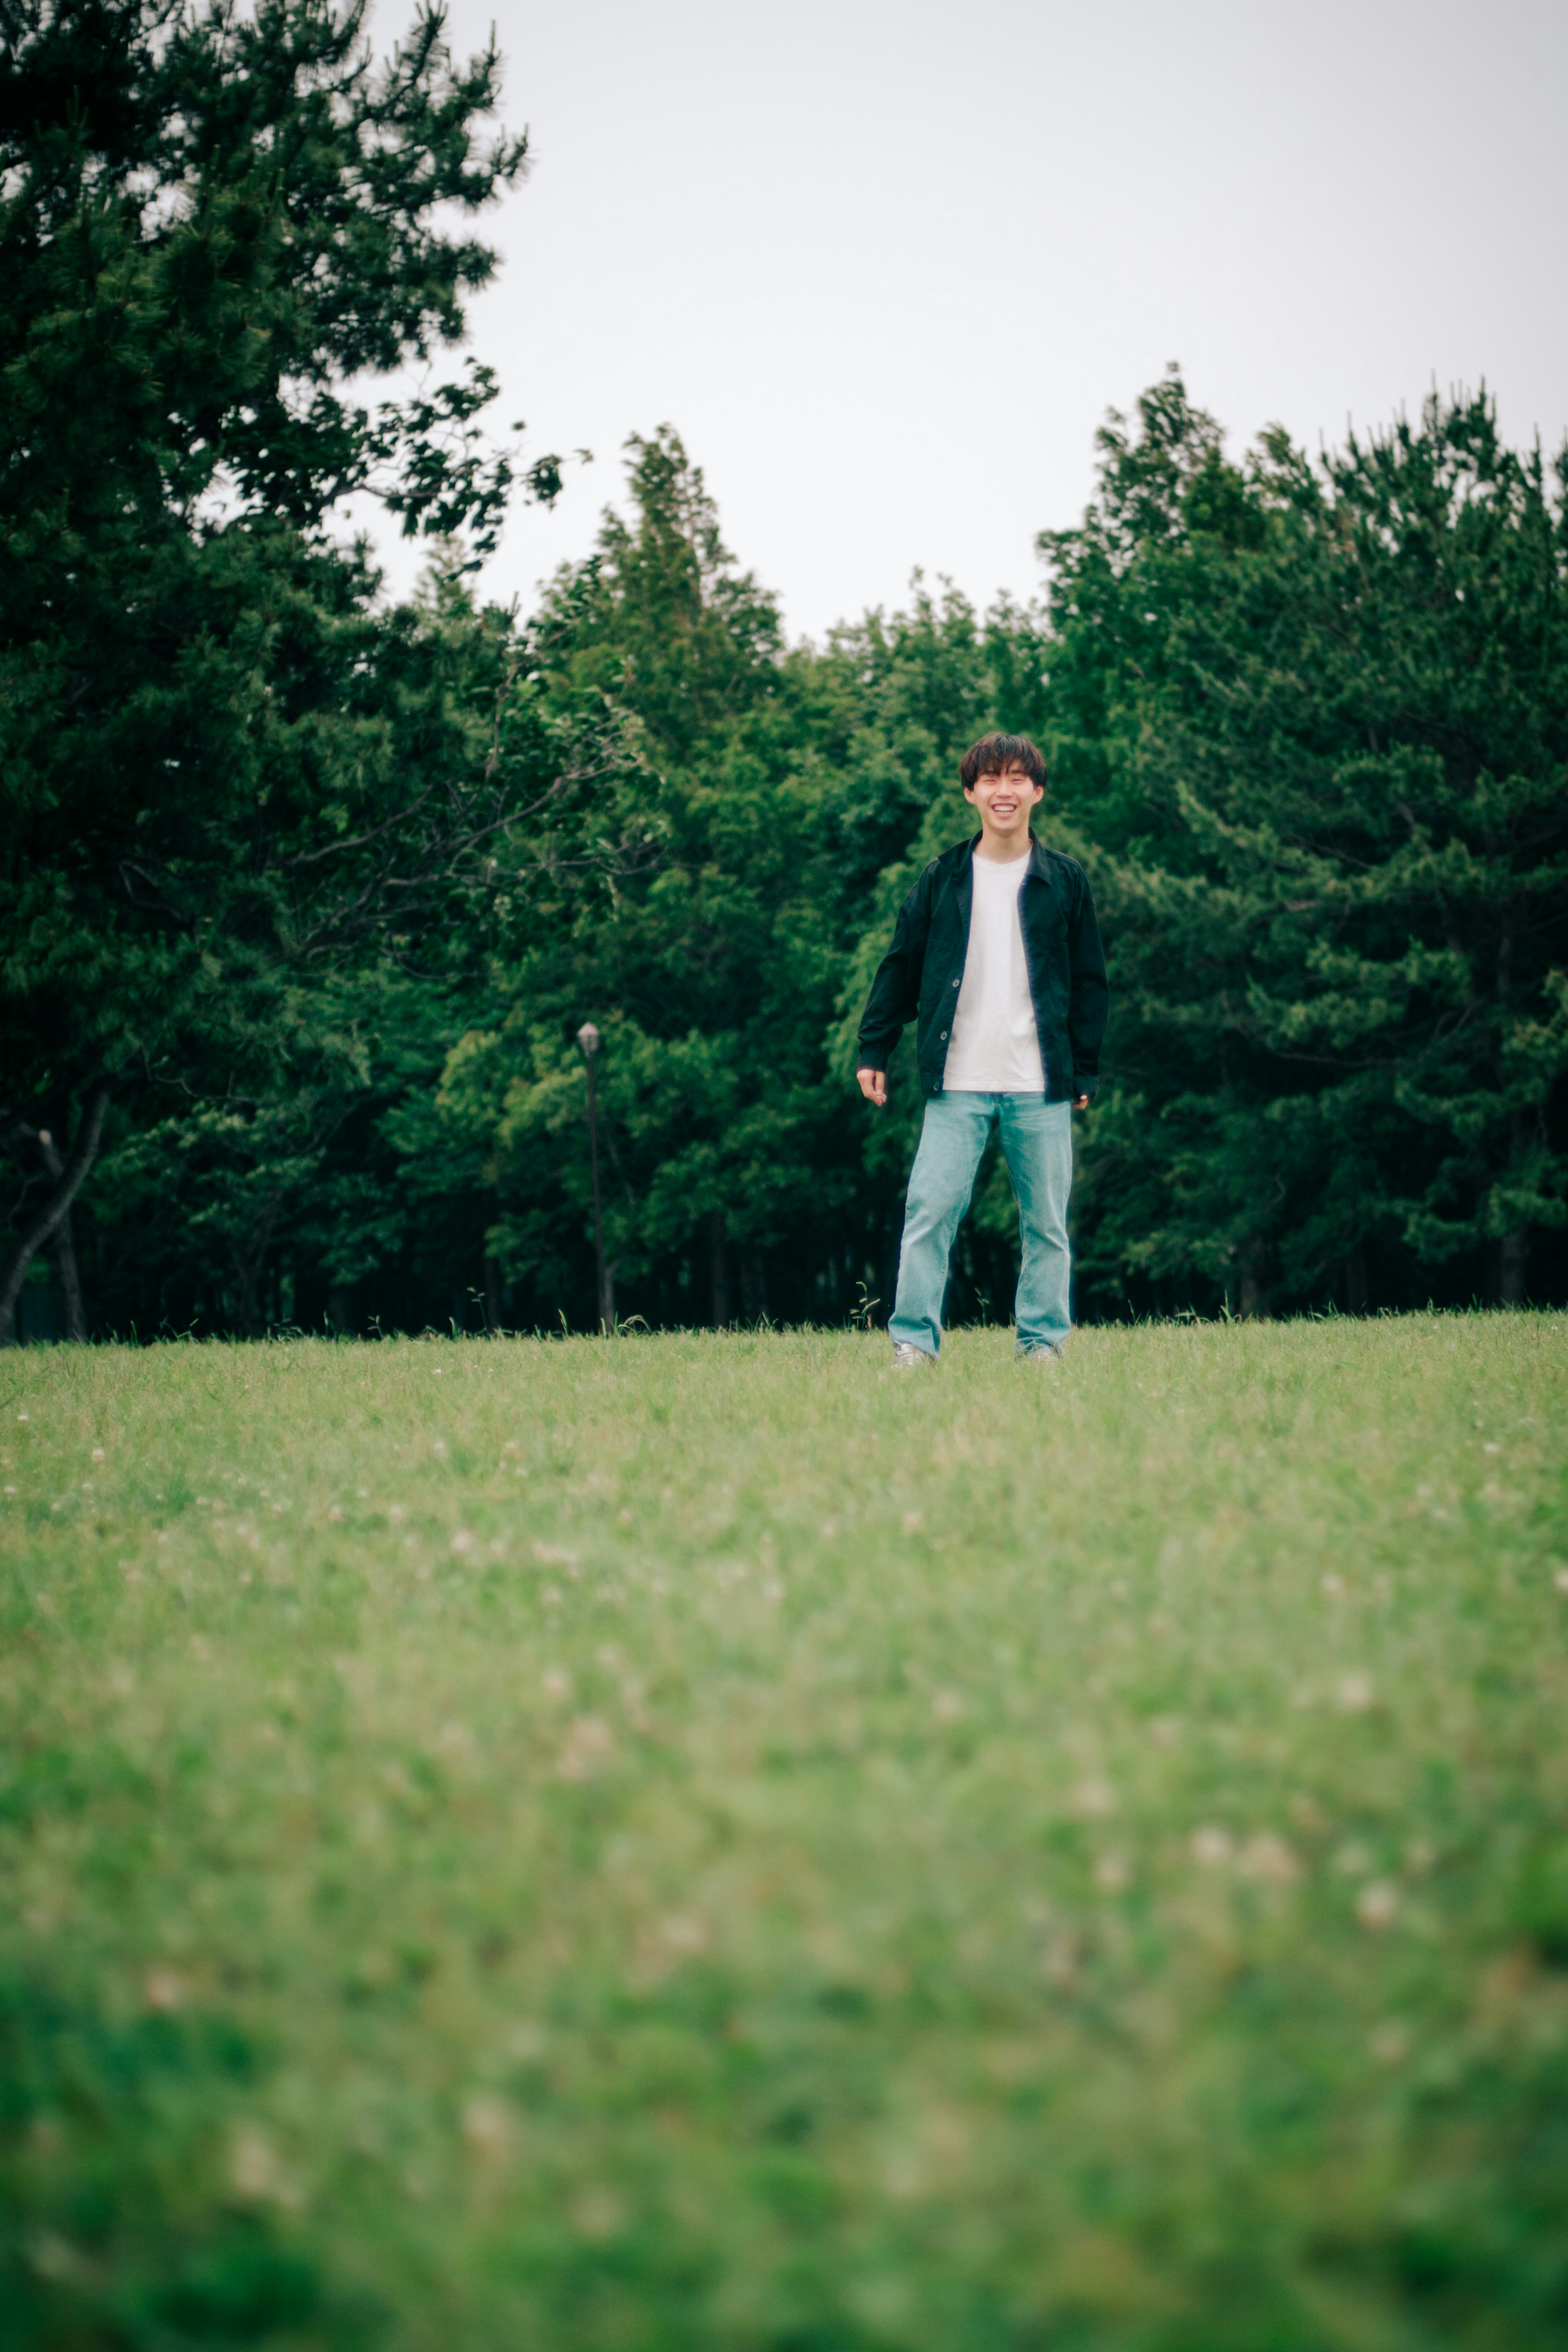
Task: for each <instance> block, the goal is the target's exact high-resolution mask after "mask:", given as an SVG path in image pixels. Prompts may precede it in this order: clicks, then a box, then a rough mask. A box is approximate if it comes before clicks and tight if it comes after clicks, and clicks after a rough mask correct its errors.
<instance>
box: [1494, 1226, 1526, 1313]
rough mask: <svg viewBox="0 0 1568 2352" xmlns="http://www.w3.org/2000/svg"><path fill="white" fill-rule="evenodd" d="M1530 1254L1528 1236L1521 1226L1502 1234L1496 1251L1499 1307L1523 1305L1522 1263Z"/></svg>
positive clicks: (1524, 1228)
mask: <svg viewBox="0 0 1568 2352" xmlns="http://www.w3.org/2000/svg"><path fill="white" fill-rule="evenodd" d="M1529 1254H1530V1234H1529V1230H1528V1228H1527V1227H1525V1226H1523V1225H1521V1226H1518V1227H1516V1228H1515V1230H1514V1231H1513V1232H1512V1233H1511V1234H1504V1235H1503V1237H1502V1242H1501V1244H1500V1247H1499V1250H1498V1267H1497V1297H1498V1305H1499V1306H1500V1307H1522V1306H1523V1304H1524V1262H1525V1259H1526V1258H1527V1257H1528V1255H1529Z"/></svg>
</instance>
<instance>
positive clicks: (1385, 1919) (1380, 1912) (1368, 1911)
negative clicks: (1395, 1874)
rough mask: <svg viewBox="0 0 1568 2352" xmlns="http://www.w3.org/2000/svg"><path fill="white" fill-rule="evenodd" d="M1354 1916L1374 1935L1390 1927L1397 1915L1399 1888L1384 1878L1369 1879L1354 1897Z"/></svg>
mask: <svg viewBox="0 0 1568 2352" xmlns="http://www.w3.org/2000/svg"><path fill="white" fill-rule="evenodd" d="M1355 1916H1356V1917H1357V1918H1358V1919H1359V1920H1360V1922H1361V1924H1362V1926H1363V1927H1369V1928H1371V1930H1372V1931H1373V1933H1374V1934H1375V1935H1376V1934H1379V1933H1381V1931H1382V1930H1383V1929H1384V1928H1385V1927H1392V1926H1393V1925H1394V1922H1395V1920H1396V1918H1397V1917H1398V1916H1399V1889H1398V1888H1397V1887H1396V1886H1391V1885H1389V1883H1388V1881H1387V1879H1385V1878H1374V1879H1369V1880H1368V1882H1367V1884H1366V1885H1364V1887H1363V1888H1362V1890H1361V1893H1360V1894H1359V1895H1357V1896H1356V1898H1355Z"/></svg>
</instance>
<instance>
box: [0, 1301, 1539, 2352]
mask: <svg viewBox="0 0 1568 2352" xmlns="http://www.w3.org/2000/svg"><path fill="white" fill-rule="evenodd" d="M0 1399H3V1400H4V1402H3V1404H0V1413H3V1419H0V1469H3V1476H4V1481H5V1495H4V1497H3V1498H0V1546H3V1566H0V1624H3V1627H4V1644H5V1662H4V1666H3V1668H0V1870H3V1873H4V1903H3V1906H0V2213H3V2218H0V2345H4V2346H5V2347H28V2352H38V2347H49V2352H65V2347H70V2352H97V2348H98V2347H134V2352H172V2347H180V2346H183V2345H202V2346H207V2345H219V2344H258V2343H267V2344H277V2345H298V2346H301V2347H303V2346H330V2347H349V2346H358V2345H361V2344H362V2345H384V2346H387V2347H398V2352H401V2347H421V2348H422V2352H423V2347H431V2352H435V2347H441V2352H470V2347H472V2352H568V2348H569V2347H570V2352H619V2347H625V2352H877V2347H883V2352H1033V2347H1041V2352H1044V2347H1050V2352H1058V2347H1060V2352H1112V2347H1114V2348H1115V2352H1298V2347H1299V2352H1323V2347H1345V2352H1383V2348H1384V2347H1387V2352H1417V2348H1418V2347H1439V2346H1442V2347H1450V2346H1452V2347H1478V2352H1479V2347H1487V2352H1492V2348H1493V2347H1508V2352H1512V2347H1549V2346H1550V2347H1561V2346H1562V2345H1563V2342H1564V2341H1565V2340H1568V1666H1565V1634H1568V1590H1565V1588H1568V1480H1565V1469H1568V1323H1564V1322H1563V1320H1562V1319H1560V1318H1558V1319H1553V1318H1549V1317H1533V1316H1522V1315H1521V1316H1512V1317H1506V1318H1480V1317H1473V1318H1430V1317H1427V1318H1411V1319H1409V1320H1406V1321H1401V1322H1385V1323H1378V1324H1374V1325H1364V1324H1363V1325H1353V1324H1346V1323H1337V1324H1336V1323H1330V1324H1315V1325H1314V1324H1298V1325H1292V1326H1288V1327H1276V1328H1271V1327H1269V1326H1263V1325H1252V1326H1247V1327H1236V1328H1203V1329H1187V1330H1182V1329H1168V1328H1167V1329H1150V1330H1137V1331H1109V1330H1107V1331H1091V1332H1088V1333H1085V1334H1083V1335H1082V1337H1081V1339H1079V1341H1078V1342H1077V1343H1076V1345H1075V1350H1074V1353H1073V1354H1072V1357H1071V1360H1070V1362H1069V1364H1068V1366H1067V1367H1066V1368H1065V1370H1063V1371H1061V1373H1060V1374H1057V1375H1055V1376H1054V1377H1053V1376H1052V1375H1051V1374H1050V1373H1047V1374H1045V1375H1044V1377H1041V1375H1040V1371H1039V1369H1038V1368H1036V1367H1031V1366H1019V1365H1016V1364H1015V1363H1014V1361H1013V1360H1012V1355H1011V1340H1010V1337H1009V1335H1008V1334H1006V1333H998V1332H993V1333H975V1334H967V1335H965V1334H960V1335H958V1336H957V1337H956V1338H955V1339H954V1340H953V1342H952V1343H951V1347H950V1349H949V1350H948V1351H947V1353H946V1355H945V1357H944V1360H943V1362H942V1364H941V1367H940V1369H939V1370H938V1371H937V1372H936V1373H935V1374H932V1375H915V1376H907V1375H906V1376H896V1375H894V1374H893V1373H891V1371H890V1370H889V1369H888V1364H887V1350H886V1346H885V1342H883V1340H881V1339H862V1338H859V1337H852V1336H818V1337H810V1336H801V1337H787V1338H786V1337H777V1336H768V1335H763V1336H756V1337H744V1336H734V1335H727V1336H714V1335H706V1336H694V1337H689V1338H666V1339H624V1340H621V1341H617V1342H614V1343H612V1344H609V1345H606V1344H604V1343H602V1342H592V1341H570V1342H556V1343H549V1344H538V1343H535V1342H509V1341H507V1342H493V1343H482V1342H476V1343H459V1344H455V1345H453V1344H448V1343H444V1342H413V1343H395V1344H386V1345H382V1346H373V1347H372V1346H358V1345H350V1344H344V1345H338V1346H333V1345H329V1344H325V1343H314V1342H306V1343H300V1344H297V1345H289V1346H270V1347H256V1348H222V1347H179V1348H162V1349H151V1350H148V1351H145V1352H140V1353H138V1352H132V1351H128V1350H116V1349H93V1350H82V1349H78V1350H68V1349H61V1350H57V1351H54V1352H50V1353H44V1352H41V1351H26V1352H20V1351H18V1352H14V1353H11V1354H9V1355H7V1356H5V1357H4V1358H3V1359H0Z"/></svg>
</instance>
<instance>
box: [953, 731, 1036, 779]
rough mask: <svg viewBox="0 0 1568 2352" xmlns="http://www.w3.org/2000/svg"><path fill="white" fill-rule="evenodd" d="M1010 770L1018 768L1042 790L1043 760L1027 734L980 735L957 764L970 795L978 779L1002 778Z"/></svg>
mask: <svg viewBox="0 0 1568 2352" xmlns="http://www.w3.org/2000/svg"><path fill="white" fill-rule="evenodd" d="M1009 768H1021V769H1022V770H1023V771H1024V773H1025V774H1026V775H1027V776H1028V778H1029V780H1030V783H1031V784H1039V785H1040V789H1041V790H1042V791H1043V790H1044V788H1045V761H1044V758H1043V757H1042V755H1041V753H1040V751H1037V750H1036V748H1035V746H1034V745H1033V744H1032V743H1031V742H1030V740H1029V737H1028V736H1027V735H982V736H981V738H980V740H979V741H978V742H977V743H972V744H971V745H970V746H969V749H968V750H967V751H966V752H965V754H964V756H963V758H962V759H961V760H960V761H959V762H958V774H959V777H960V779H961V781H962V782H963V786H964V790H965V791H966V792H967V793H972V792H973V791H974V789H975V782H976V779H977V777H979V776H1005V775H1006V773H1007V772H1008V770H1009Z"/></svg>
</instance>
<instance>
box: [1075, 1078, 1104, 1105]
mask: <svg viewBox="0 0 1568 2352" xmlns="http://www.w3.org/2000/svg"><path fill="white" fill-rule="evenodd" d="M1099 1091H1100V1073H1099V1072H1098V1070H1074V1072H1073V1074H1072V1092H1073V1095H1074V1097H1077V1096H1079V1095H1087V1096H1088V1097H1089V1099H1090V1101H1091V1102H1092V1101H1093V1099H1094V1097H1095V1096H1096V1095H1097V1094H1098V1093H1099Z"/></svg>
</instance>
